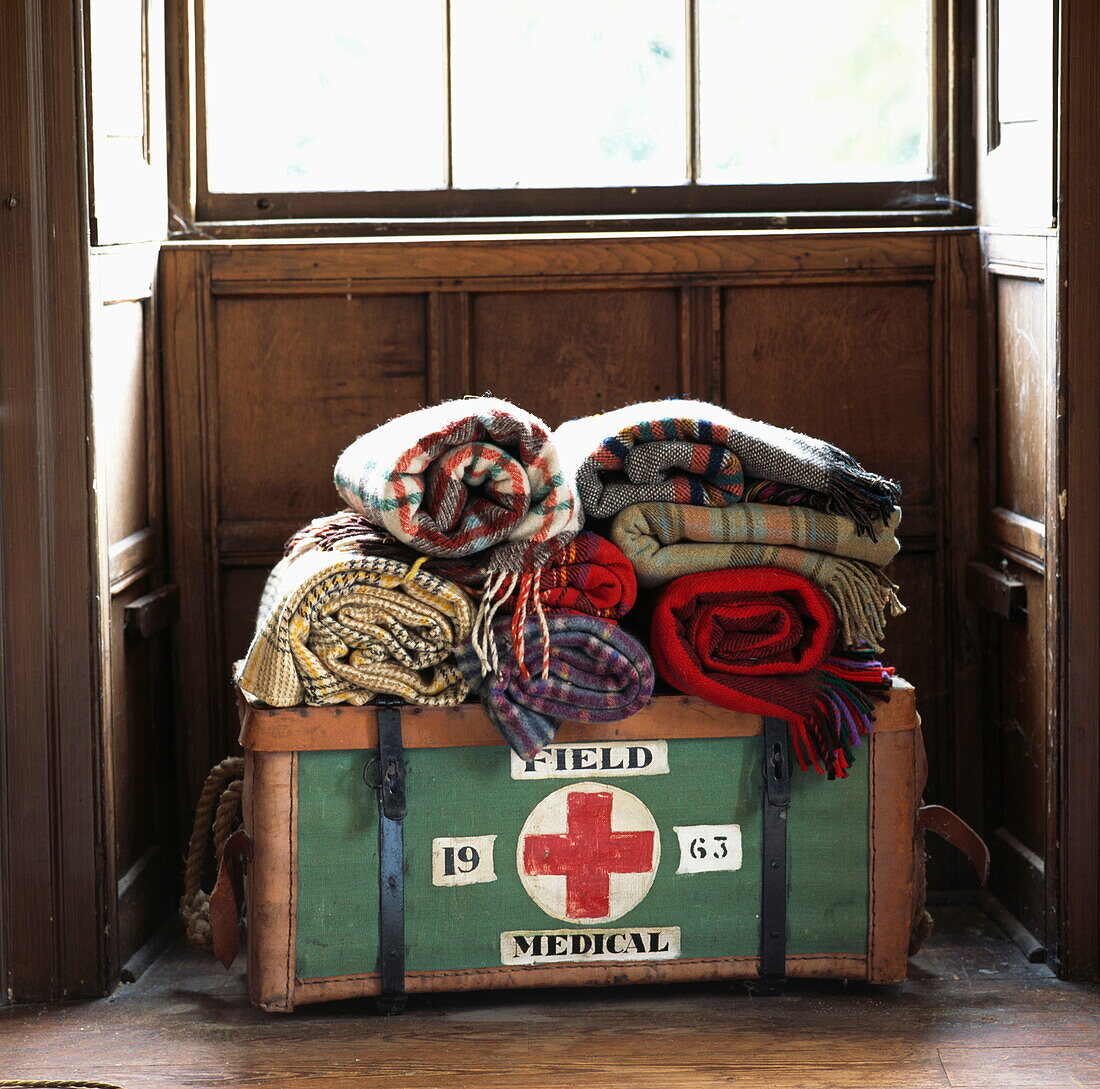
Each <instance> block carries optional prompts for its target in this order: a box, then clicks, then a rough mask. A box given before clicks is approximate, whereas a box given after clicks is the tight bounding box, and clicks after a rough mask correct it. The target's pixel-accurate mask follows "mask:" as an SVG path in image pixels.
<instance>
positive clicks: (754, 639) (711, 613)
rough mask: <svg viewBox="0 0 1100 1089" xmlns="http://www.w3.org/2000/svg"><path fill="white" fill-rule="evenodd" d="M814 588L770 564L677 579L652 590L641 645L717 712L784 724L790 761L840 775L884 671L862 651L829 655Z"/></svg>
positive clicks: (884, 693) (827, 610) (831, 625)
mask: <svg viewBox="0 0 1100 1089" xmlns="http://www.w3.org/2000/svg"><path fill="white" fill-rule="evenodd" d="M836 629H837V622H836V615H835V613H834V612H833V607H832V605H831V604H830V603H829V599H828V598H827V597H826V596H825V593H824V591H823V590H821V588H820V587H818V586H816V585H815V584H814V583H812V582H810V581H808V580H807V579H805V578H803V577H802V576H801V575H797V574H795V573H794V572H792V571H786V570H783V569H781V568H778V567H756V568H737V569H730V570H724V571H706V572H702V573H701V574H697V575H685V576H684V577H683V578H678V579H675V580H673V581H672V582H670V583H669V584H668V585H667V586H666V587H665V588H664V590H663V591H662V593H661V595H660V597H659V599H658V601H657V605H656V609H655V611H654V614H653V627H652V632H651V639H650V647H651V650H652V652H653V662H654V664H655V665H656V667H657V671H658V673H659V674H660V675H661V676H662V677H663V678H664V679H665V680H666V681H668V683H669V684H671V685H673V686H674V687H675V688H678V689H679V690H680V691H681V692H687V693H688V694H690V695H696V696H702V697H703V698H704V699H706V700H709V701H710V702H711V703H715V704H717V705H718V706H719V707H729V708H731V709H732V710H735V711H747V712H749V713H750V714H757V715H766V716H770V717H773V718H781V719H784V720H785V721H786V722H787V723H789V725H790V734H791V742H792V746H793V748H794V751H795V755H796V756H797V758H798V762H799V764H800V765H801V766H802V767H803V768H806V767H808V766H809V765H811V764H812V765H813V766H814V767H815V768H816V769H817V770H818V771H819V772H825V773H827V774H828V776H829V778H830V779H832V778H836V777H840V778H844V777H845V776H846V775H847V769H848V767H849V766H850V764H851V760H852V748H853V746H856V745H859V743H860V737H861V736H862V735H864V734H866V733H868V732H870V730H871V727H872V723H873V722H874V714H873V703H872V700H873V699H881V700H884V699H887V698H888V692H889V688H890V676H891V674H892V673H893V670H892V669H890V668H887V667H884V666H883V665H882V664H881V663H880V662H877V661H875V660H874V658H873V656H872V654H871V652H870V651H858V650H844V651H842V652H840V651H838V652H836V653H834V650H833V644H834V642H835V639H836Z"/></svg>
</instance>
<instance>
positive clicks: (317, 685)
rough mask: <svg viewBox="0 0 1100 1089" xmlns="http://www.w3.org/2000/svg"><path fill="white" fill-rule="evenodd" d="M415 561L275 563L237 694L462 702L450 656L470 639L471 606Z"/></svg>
mask: <svg viewBox="0 0 1100 1089" xmlns="http://www.w3.org/2000/svg"><path fill="white" fill-rule="evenodd" d="M420 563H421V561H416V562H414V563H412V564H406V563H403V562H402V561H400V560H394V559H387V558H385V557H381V556H361V555H354V554H349V553H347V552H320V551H311V552H306V553H303V554H302V555H299V556H296V557H293V558H290V559H285V560H283V561H281V562H280V563H278V564H277V565H276V566H275V568H274V569H273V570H272V572H271V575H270V576H269V578H268V580H267V585H266V587H265V588H264V594H263V599H262V601H261V603H260V611H259V616H258V618H257V625H256V634H255V635H254V636H253V639H252V646H251V647H250V648H249V650H248V656H247V657H246V659H245V661H244V665H243V666H242V667H241V671H240V674H239V675H238V678H237V680H238V683H239V684H240V686H241V688H243V689H244V691H245V692H246V693H247V694H248V695H250V696H252V697H253V698H255V699H257V700H260V701H261V702H263V703H266V704H268V705H269V706H272V707H295V706H298V705H299V704H314V705H317V704H321V705H324V704H332V703H350V704H364V703H369V702H370V701H371V700H372V699H373V698H374V697H375V696H376V695H378V694H380V693H386V694H389V695H394V696H400V697H401V698H402V699H404V700H406V701H407V702H408V703H416V704H423V705H426V706H432V707H438V706H446V705H450V704H455V703H461V702H462V700H463V699H464V698H465V697H466V693H467V692H468V691H469V686H468V685H467V683H466V681H464V680H463V678H462V674H461V673H460V671H459V669H458V667H457V665H456V664H455V661H454V650H455V648H456V647H457V646H459V645H461V644H463V643H468V642H469V640H470V632H471V628H472V625H473V619H474V611H473V607H472V605H471V604H470V599H469V598H468V597H467V596H466V594H465V593H464V592H463V591H462V590H461V589H460V588H459V587H458V586H456V585H455V584H454V583H453V582H448V581H447V580H446V579H441V578H439V577H438V576H436V575H432V574H429V573H428V572H427V571H422V570H420Z"/></svg>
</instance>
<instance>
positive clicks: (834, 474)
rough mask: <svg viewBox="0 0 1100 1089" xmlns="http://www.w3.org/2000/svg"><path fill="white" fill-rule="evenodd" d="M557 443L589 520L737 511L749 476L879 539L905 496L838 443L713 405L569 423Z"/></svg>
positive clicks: (639, 409)
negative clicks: (642, 508)
mask: <svg viewBox="0 0 1100 1089" xmlns="http://www.w3.org/2000/svg"><path fill="white" fill-rule="evenodd" d="M553 438H554V441H555V443H556V444H557V446H558V449H559V450H560V452H561V458H562V465H563V467H564V469H565V471H566V473H567V475H570V476H571V477H572V479H574V480H575V481H576V487H577V491H578V493H579V494H580V497H581V501H582V503H583V504H584V510H585V512H586V513H587V514H589V515H592V516H593V517H598V518H610V517H613V516H614V515H616V514H618V513H619V511H620V510H622V509H623V508H624V507H626V506H629V505H631V504H633V503H648V502H658V503H660V502H671V503H691V504H695V505H697V506H709V507H724V506H729V505H730V504H731V503H734V502H737V501H738V500H739V499H740V498H741V497H742V494H743V492H744V477H745V476H748V477H752V478H753V479H754V480H763V481H768V482H772V483H778V484H784V485H789V486H791V487H794V488H800V489H808V490H809V491H811V492H815V493H818V494H820V495H821V496H823V497H824V501H825V502H826V503H827V505H828V509H829V510H830V511H831V512H832V513H833V514H843V515H847V517H849V518H851V519H852V520H853V521H854V522H855V523H856V524H857V525H858V526H859V527H860V530H861V531H862V532H865V533H868V534H870V533H872V532H873V527H874V525H875V524H876V523H877V522H881V521H885V520H886V519H887V518H888V517H889V515H890V511H891V510H892V509H893V508H894V507H895V506H896V505H897V502H898V499H899V497H900V489H899V488H898V486H897V484H894V483H893V482H891V481H889V480H885V479H884V478H882V477H880V476H876V475H875V474H874V473H869V472H867V470H865V469H864V468H863V467H862V466H861V465H860V464H859V463H858V462H857V461H856V460H855V459H854V458H853V457H851V456H850V455H849V454H846V453H845V452H844V451H843V450H840V449H839V448H837V447H836V446H833V445H831V444H830V443H827V442H822V441H820V440H819V439H812V438H809V437H808V436H806V435H800V434H798V432H796V431H786V430H784V429H783V428H780V427H773V426H772V425H771V424H765V423H757V422H756V421H754V420H747V419H744V418H742V417H740V416H735V415H734V414H733V413H732V412H729V411H727V410H726V409H724V408H721V407H720V406H718V405H712V404H707V403H706V402H704V401H686V400H668V401H649V402H645V403H642V404H637V405H628V406H627V407H625V408H620V409H616V410H615V411H613V412H604V413H602V414H600V415H597V416H586V417H583V418H582V419H579V420H570V421H568V422H567V423H564V424H562V425H561V426H560V427H559V428H558V429H557V430H556V431H555V432H554V435H553ZM730 455H732V458H731V456H730ZM735 461H736V468H735V466H734V462H735Z"/></svg>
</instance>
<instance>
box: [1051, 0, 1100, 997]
mask: <svg viewBox="0 0 1100 1089" xmlns="http://www.w3.org/2000/svg"><path fill="white" fill-rule="evenodd" d="M1059 14H1060V27H1059V62H1060V63H1059V86H1058V124H1059V132H1058V174H1059V183H1058V226H1059V271H1060V274H1059V327H1060V328H1059V338H1060V353H1059V354H1060V364H1061V382H1060V395H1061V396H1060V398H1059V407H1058V413H1057V415H1058V419H1057V424H1058V426H1059V444H1060V449H1061V473H1062V476H1061V479H1062V489H1063V490H1062V491H1061V493H1060V495H1059V497H1058V504H1059V510H1060V512H1061V518H1060V520H1059V525H1058V530H1059V536H1060V538H1061V540H1060V542H1059V546H1060V554H1061V556H1062V568H1061V571H1060V587H1059V591H1060V592H1059V597H1060V601H1061V611H1060V631H1059V640H1060V644H1061V646H1062V647H1063V654H1062V655H1061V659H1062V660H1061V670H1060V681H1061V683H1060V685H1059V712H1060V722H1061V727H1062V728H1061V737H1060V761H1059V764H1060V768H1059V796H1058V799H1057V803H1058V806H1059V829H1060V844H1059V848H1060V849H1059V852H1058V888H1059V893H1060V896H1059V899H1060V904H1059V911H1058V951H1057V960H1058V968H1059V972H1060V974H1062V975H1065V976H1068V977H1070V978H1075V979H1097V978H1100V849H1098V847H1097V836H1098V834H1100V560H1098V558H1097V552H1098V548H1100V349H1098V348H1097V345H1100V275H1098V273H1097V269H1098V268H1100V138H1098V137H1097V133H1100V80H1098V79H1097V78H1096V69H1095V58H1096V56H1097V53H1098V52H1100V5H1097V4H1096V3H1095V0H1061V4H1060V5H1059Z"/></svg>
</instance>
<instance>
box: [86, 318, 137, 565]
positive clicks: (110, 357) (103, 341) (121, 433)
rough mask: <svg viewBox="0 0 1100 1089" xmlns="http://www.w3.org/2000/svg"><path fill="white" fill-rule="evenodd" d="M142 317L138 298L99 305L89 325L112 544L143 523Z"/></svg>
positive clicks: (109, 532)
mask: <svg viewBox="0 0 1100 1089" xmlns="http://www.w3.org/2000/svg"><path fill="white" fill-rule="evenodd" d="M145 320H146V307H145V305H144V303H143V301H142V300H140V299H139V300H131V301H125V302H116V303H113V304H110V305H105V306H103V307H102V308H101V309H100V310H98V311H97V313H96V319H95V322H94V323H93V326H92V336H93V342H92V366H93V375H92V382H93V385H94V389H95V391H96V396H97V397H98V401H97V403H96V424H97V433H98V435H99V439H98V443H97V447H98V451H99V454H100V456H101V458H102V461H103V464H104V465H105V466H109V471H108V472H105V473H104V474H103V483H104V486H105V488H106V492H107V495H106V499H107V533H108V536H109V537H110V540H111V543H112V544H115V543H117V542H118V541H121V540H122V539H123V538H124V537H129V536H130V535H131V534H132V533H136V532H138V530H141V529H143V528H144V527H145V526H147V525H148V524H149V489H148V482H147V468H148V458H149V441H148V440H149V436H148V430H147V415H148V405H147V403H146V395H145V394H146V389H145V386H146V367H145V363H146V359H145V332H146V329H145ZM135 483H136V484H137V486H136V487H135Z"/></svg>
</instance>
